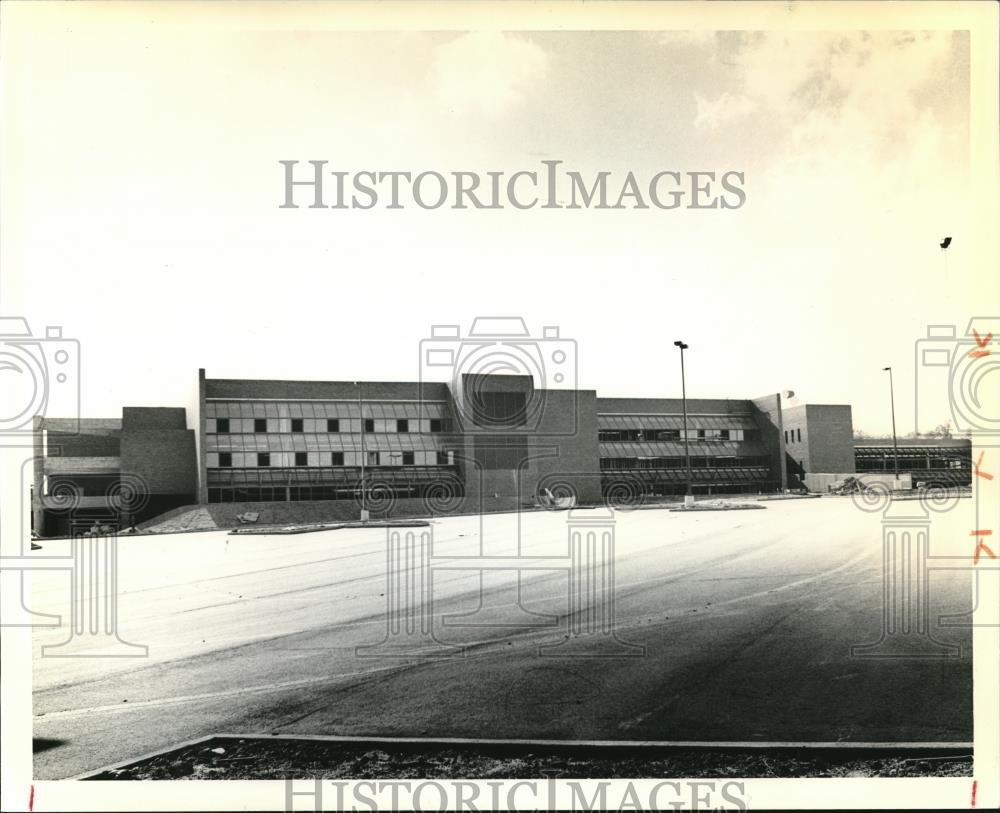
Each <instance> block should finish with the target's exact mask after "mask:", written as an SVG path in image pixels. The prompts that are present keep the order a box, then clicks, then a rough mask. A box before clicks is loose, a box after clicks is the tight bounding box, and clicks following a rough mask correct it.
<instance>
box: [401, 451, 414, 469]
mask: <svg viewBox="0 0 1000 813" xmlns="http://www.w3.org/2000/svg"><path fill="white" fill-rule="evenodd" d="M403 465H404V466H412V465H413V452H403Z"/></svg>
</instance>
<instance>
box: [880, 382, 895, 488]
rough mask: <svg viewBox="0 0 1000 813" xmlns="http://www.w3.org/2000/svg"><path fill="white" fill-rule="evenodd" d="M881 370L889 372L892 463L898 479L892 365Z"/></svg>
mask: <svg viewBox="0 0 1000 813" xmlns="http://www.w3.org/2000/svg"><path fill="white" fill-rule="evenodd" d="M882 372H883V373H884V372H888V373H889V405H890V406H891V407H892V464H893V470H894V471H895V472H896V479H897V480H898V479H899V447H898V445H897V444H896V396H895V393H894V392H893V386H892V367H883V368H882Z"/></svg>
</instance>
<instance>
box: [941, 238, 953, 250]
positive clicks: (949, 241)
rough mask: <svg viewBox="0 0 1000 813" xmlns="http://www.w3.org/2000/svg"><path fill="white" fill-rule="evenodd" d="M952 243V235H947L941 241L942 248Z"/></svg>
mask: <svg viewBox="0 0 1000 813" xmlns="http://www.w3.org/2000/svg"><path fill="white" fill-rule="evenodd" d="M950 245H951V238H950V237H945V238H944V240H942V241H941V248H948V246H950Z"/></svg>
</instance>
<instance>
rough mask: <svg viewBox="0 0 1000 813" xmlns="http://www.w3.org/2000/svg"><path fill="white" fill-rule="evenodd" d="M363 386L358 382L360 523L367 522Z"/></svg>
mask: <svg viewBox="0 0 1000 813" xmlns="http://www.w3.org/2000/svg"><path fill="white" fill-rule="evenodd" d="M363 386H364V385H363V384H362V383H361V382H360V381H359V382H358V416H359V417H360V419H361V427H360V428H361V483H360V485H361V521H362V522H368V506H367V505H366V504H365V455H366V454H367V450H366V449H365V408H364V399H363V398H362V397H361V391H362V387H363Z"/></svg>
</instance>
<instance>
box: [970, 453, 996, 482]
mask: <svg viewBox="0 0 1000 813" xmlns="http://www.w3.org/2000/svg"><path fill="white" fill-rule="evenodd" d="M984 454H986V450H985V449H984V450H983V451H981V452H980V453H979V457H978V458H977V459H976V465H975V467H974V468H973V469H972V470H973V471H974V472H975V473H976V476H977V477H983V478H985V479H987V480H992V479H993V475H992V474H990V473H989V472H988V471H980V470H979V464H980V463H982V462H983V455H984Z"/></svg>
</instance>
